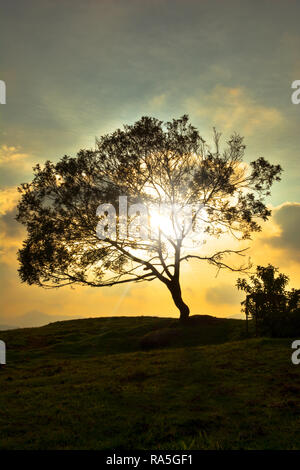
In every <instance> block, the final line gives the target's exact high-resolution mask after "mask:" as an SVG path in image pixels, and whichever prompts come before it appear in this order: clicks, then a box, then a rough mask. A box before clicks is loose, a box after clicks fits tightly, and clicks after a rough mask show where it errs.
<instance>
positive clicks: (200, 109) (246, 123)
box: [186, 85, 284, 136]
mask: <svg viewBox="0 0 300 470" xmlns="http://www.w3.org/2000/svg"><path fill="white" fill-rule="evenodd" d="M186 105H187V107H188V109H189V111H190V112H191V113H192V114H194V115H196V116H198V117H203V118H206V119H207V118H209V119H210V120H211V121H212V123H213V125H216V127H218V128H220V129H222V130H224V131H227V132H229V131H237V132H239V133H242V134H244V135H247V136H249V135H252V134H253V133H254V132H255V131H257V130H261V129H263V130H268V129H269V130H270V129H271V130H273V131H274V127H277V126H280V125H282V123H283V122H284V119H283V116H282V114H281V113H280V111H279V110H278V109H276V108H274V107H267V106H264V105H262V104H261V103H259V102H258V101H256V100H255V99H254V98H253V97H252V96H250V94H249V92H248V90H247V89H245V88H241V87H235V88H230V87H225V86H222V85H216V86H215V88H214V89H213V90H212V92H211V93H209V94H207V95H205V96H203V97H200V98H195V97H193V98H189V99H188V100H187V101H186Z"/></svg>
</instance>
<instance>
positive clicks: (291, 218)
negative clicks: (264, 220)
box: [262, 202, 300, 261]
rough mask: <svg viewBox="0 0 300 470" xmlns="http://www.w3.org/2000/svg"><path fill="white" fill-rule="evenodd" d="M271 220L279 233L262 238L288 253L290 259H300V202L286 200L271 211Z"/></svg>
mask: <svg viewBox="0 0 300 470" xmlns="http://www.w3.org/2000/svg"><path fill="white" fill-rule="evenodd" d="M273 221H274V223H275V224H276V225H277V227H278V229H279V233H278V234H276V235H272V236H267V237H265V238H263V239H262V241H263V242H264V243H266V244H267V245H269V246H271V247H274V248H276V249H279V250H281V251H283V252H284V254H285V255H288V256H289V258H290V259H291V261H295V260H296V261H300V243H299V233H300V203H297V202H294V203H291V202H287V203H284V204H282V205H281V206H279V207H278V208H276V209H275V210H274V211H273Z"/></svg>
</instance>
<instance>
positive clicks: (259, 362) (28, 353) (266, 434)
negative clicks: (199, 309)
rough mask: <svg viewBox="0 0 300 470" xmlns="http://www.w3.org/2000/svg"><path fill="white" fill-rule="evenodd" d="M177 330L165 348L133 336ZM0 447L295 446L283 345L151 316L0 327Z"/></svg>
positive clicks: (222, 325)
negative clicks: (0, 353)
mask: <svg viewBox="0 0 300 470" xmlns="http://www.w3.org/2000/svg"><path fill="white" fill-rule="evenodd" d="M162 328H167V329H169V330H170V329H172V328H173V329H178V331H177V334H176V335H175V336H174V338H173V339H172V344H169V345H167V346H165V347H163V346H161V347H159V346H158V347H157V345H156V348H152V349H149V348H148V349H145V346H144V343H143V341H142V338H143V337H144V336H145V335H146V334H149V332H151V331H155V330H157V329H162ZM0 337H1V339H3V340H4V341H5V342H6V344H7V361H8V363H7V365H6V366H5V367H2V368H1V369H0V390H1V394H0V449H105V450H107V449H114V450H118V449H120V450H121V449H123V450H128V449H166V450H168V449H176V450H180V449H300V434H299V427H300V366H296V365H293V364H292V362H291V353H292V350H291V342H292V339H280V340H278V339H266V338H260V339H255V338H251V339H246V338H244V322H243V321H241V320H216V319H213V318H212V317H204V318H202V319H201V318H200V319H199V318H198V319H197V318H195V319H194V324H193V325H192V326H190V327H178V323H177V321H176V320H175V319H167V318H155V317H127V318H126V317H123V318H106V319H104V318H102V319H101V318H99V319H87V320H74V321H68V322H56V323H53V324H50V325H48V326H45V327H41V328H33V329H20V330H11V331H5V332H0Z"/></svg>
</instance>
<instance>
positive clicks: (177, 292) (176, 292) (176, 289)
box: [168, 282, 190, 322]
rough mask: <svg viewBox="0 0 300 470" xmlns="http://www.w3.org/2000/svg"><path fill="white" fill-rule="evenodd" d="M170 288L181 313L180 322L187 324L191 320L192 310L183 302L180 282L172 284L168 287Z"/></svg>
mask: <svg viewBox="0 0 300 470" xmlns="http://www.w3.org/2000/svg"><path fill="white" fill-rule="evenodd" d="M168 288H169V290H170V292H171V295H172V299H173V300H174V303H175V305H176V307H177V308H178V310H179V311H180V321H181V322H186V321H187V320H188V318H189V314H190V309H189V307H188V306H187V305H186V304H185V303H184V301H183V300H182V295H181V288H180V284H179V282H171V283H170V284H169V285H168Z"/></svg>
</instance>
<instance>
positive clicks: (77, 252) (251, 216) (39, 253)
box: [17, 116, 281, 320]
mask: <svg viewBox="0 0 300 470" xmlns="http://www.w3.org/2000/svg"><path fill="white" fill-rule="evenodd" d="M220 136H221V134H220V133H217V132H216V131H215V130H214V148H213V149H211V148H210V147H209V146H208V145H207V144H206V142H205V141H204V140H203V138H202V137H201V136H200V135H199V132H198V130H197V129H196V128H195V127H193V126H192V125H191V124H190V122H189V119H188V116H183V117H182V118H180V119H177V120H175V119H174V120H172V121H171V122H167V123H165V124H164V123H163V122H162V121H159V120H157V119H155V118H151V117H142V118H141V119H140V120H139V121H137V122H136V123H135V124H134V125H126V126H124V128H123V130H120V129H118V130H116V131H115V132H113V133H112V134H109V135H104V136H103V137H101V138H100V139H99V140H98V141H97V146H96V149H95V150H81V151H80V152H79V153H78V154H77V156H76V157H75V158H71V157H69V156H64V157H63V158H62V159H61V160H60V161H58V162H57V163H51V162H50V161H47V162H46V163H45V165H44V167H43V168H42V167H41V166H40V165H37V166H36V167H35V168H34V179H33V181H32V182H31V183H29V184H22V185H21V187H20V188H19V191H20V192H21V194H22V197H21V200H20V202H19V205H18V214H17V220H18V221H20V222H21V223H23V224H25V225H26V227H27V231H28V237H27V239H26V240H25V241H24V243H23V248H22V249H21V250H20V251H19V255H18V256H19V262H20V268H19V274H20V277H21V280H22V281H23V282H27V283H28V284H37V285H39V286H43V287H46V288H47V287H48V288H50V287H61V286H64V285H70V284H75V283H77V284H81V285H88V286H94V287H104V286H113V285H116V284H121V283H128V282H141V281H153V280H154V279H159V280H160V281H161V282H162V283H163V284H164V285H165V286H166V287H167V288H168V290H169V291H170V293H171V295H172V298H173V301H174V303H175V305H176V306H177V308H178V309H179V311H180V318H181V320H186V319H187V318H188V316H189V307H188V306H187V305H186V303H185V302H184V301H183V299H182V293H181V286H180V267H181V263H182V262H183V261H189V260H191V259H194V260H206V261H208V262H209V263H210V264H212V265H214V266H216V267H217V268H218V269H223V268H225V269H231V270H233V271H239V270H244V269H246V268H247V267H246V266H245V265H241V266H231V265H229V264H228V262H227V259H226V257H227V256H228V255H230V254H233V253H236V254H238V255H240V256H243V255H244V250H231V249H227V250H223V251H216V252H213V253H206V254H202V249H201V252H199V251H198V252H195V251H194V250H193V251H191V250H189V249H187V248H186V244H187V240H191V238H193V237H194V238H197V234H199V233H200V232H201V233H202V234H203V232H204V233H205V234H206V235H207V236H211V237H219V236H221V235H222V234H224V233H231V234H232V235H234V236H235V237H237V238H240V239H249V238H250V234H251V233H252V232H255V231H259V230H260V225H259V220H260V219H262V220H267V219H268V217H269V216H270V214H271V211H270V210H269V209H267V207H266V205H265V203H264V198H265V196H267V195H269V194H270V187H271V185H272V183H273V182H274V181H275V180H277V181H279V180H280V176H279V175H280V173H281V167H280V166H279V165H271V164H270V163H269V162H268V161H266V160H265V159H264V158H262V157H261V158H259V159H258V160H256V161H253V162H251V163H250V165H246V164H245V163H243V156H244V151H245V145H244V144H243V138H242V137H240V136H239V135H237V134H234V135H233V136H232V137H231V138H230V140H229V141H228V142H227V144H226V146H225V148H224V150H223V151H221V149H220ZM120 196H122V197H123V196H127V203H128V207H129V205H133V204H143V207H146V209H147V221H148V222H149V221H150V222H151V221H152V223H154V225H156V227H155V229H156V233H155V235H154V236H153V233H151V237H150V238H146V239H145V237H144V238H141V237H140V236H139V233H141V231H143V230H144V229H145V218H143V217H142V214H141V211H136V212H135V213H129V212H128V213H127V214H125V215H124V212H122V211H121V209H120V208H119V207H118V202H119V197H120ZM101 204H104V206H102V209H103V208H107V210H104V209H103V210H102V209H101V210H102V212H101V210H100V211H99V207H98V206H99V205H101ZM108 205H112V206H113V207H114V208H115V215H116V222H117V223H116V227H117V228H116V230H115V231H114V230H112V231H111V230H110V227H109V225H110V222H111V218H110V217H111V211H110V210H109V207H110V206H108ZM164 205H165V206H166V205H167V207H170V208H171V210H170V212H169V213H168V215H167V216H166V215H165V216H161V214H159V211H160V207H163V206H164ZM157 207H158V208H159V209H157ZM175 207H176V210H175V209H174V208H175ZM187 207H189V208H190V207H192V210H191V211H190V218H189V222H188V223H187V222H186V221H185V220H180V221H178V220H179V218H180V217H179V218H178V214H179V213H180V212H184V211H185V209H186V208H187ZM153 208H154V209H153ZM155 208H156V209H155ZM178 208H179V210H178ZM124 220H125V222H127V224H128V225H129V226H131V225H132V224H133V226H134V227H135V225H134V224H137V222H138V221H140V229H138V228H137V230H136V232H135V233H134V234H132V230H131V232H130V234H129V231H128V230H127V229H126V230H124V229H123V228H122V230H121V229H120V226H121V222H122V221H123V222H124ZM99 224H100V226H101V227H102V229H103V230H102V232H104V233H105V234H106V235H105V236H104V237H102V239H99V233H98V232H99V230H98V231H97V226H98V228H99ZM101 224H102V225H101ZM130 224H131V225H130ZM137 225H138V224H137ZM122 227H123V225H122ZM148 229H149V227H148V228H147V230H148ZM143 233H145V230H144V231H143ZM194 238H193V240H194ZM194 242H195V241H194ZM197 243H198V245H197ZM197 243H196V245H197V246H200V245H199V244H200V241H199V240H198V241H197Z"/></svg>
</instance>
